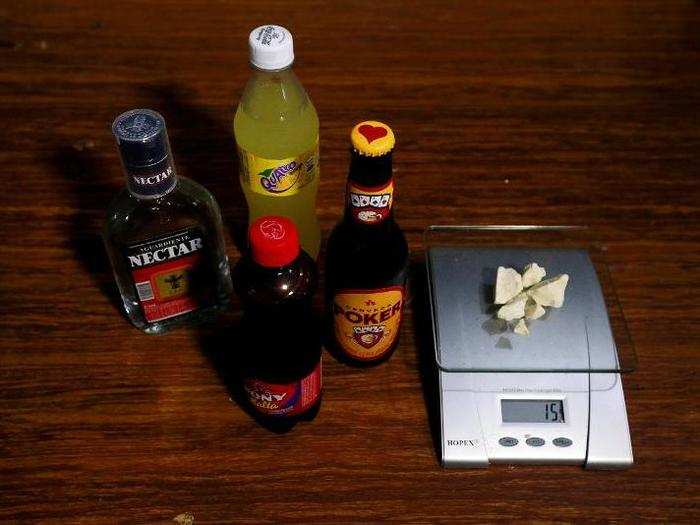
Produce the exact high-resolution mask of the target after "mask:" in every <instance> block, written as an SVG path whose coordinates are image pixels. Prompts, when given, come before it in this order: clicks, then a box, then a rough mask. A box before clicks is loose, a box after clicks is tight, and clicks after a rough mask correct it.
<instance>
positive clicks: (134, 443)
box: [0, 0, 700, 523]
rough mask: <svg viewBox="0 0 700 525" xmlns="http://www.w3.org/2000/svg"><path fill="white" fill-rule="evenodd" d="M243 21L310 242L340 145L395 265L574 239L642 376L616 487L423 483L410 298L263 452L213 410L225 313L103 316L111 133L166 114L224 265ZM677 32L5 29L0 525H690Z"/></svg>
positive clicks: (7, 22)
mask: <svg viewBox="0 0 700 525" xmlns="http://www.w3.org/2000/svg"><path fill="white" fill-rule="evenodd" d="M98 4H99V5H98ZM268 21H278V22H279V23H282V24H284V25H286V26H287V27H289V28H290V29H292V31H293V32H294V37H295V40H296V44H297V46H296V51H297V56H298V61H297V65H296V71H297V73H298V75H299V76H300V77H301V79H302V81H303V82H304V84H305V86H306V87H307V89H308V90H309V92H310V94H311V96H312V98H313V100H314V103H315V104H316V107H317V109H318V112H319V115H320V119H321V132H322V140H321V145H322V181H321V186H320V191H319V198H318V212H319V215H320V218H321V219H322V222H323V227H324V233H325V234H327V233H328V230H329V228H330V227H331V226H332V225H333V224H334V222H335V221H336V220H337V219H338V217H339V216H340V213H341V209H342V208H341V207H342V193H343V187H344V179H345V175H346V169H347V161H348V158H347V144H348V142H347V141H348V131H349V129H350V127H351V126H352V125H353V124H354V123H355V122H357V121H358V120H361V119H365V118H380V119H383V120H385V121H387V122H388V123H390V124H391V125H392V126H393V127H394V129H395V131H396V134H397V137H398V146H397V150H396V155H395V165H396V176H397V184H398V188H399V191H400V194H399V204H398V211H397V214H398V219H399V221H400V223H401V225H402V226H403V228H404V229H405V231H406V233H407V235H408V237H409V239H410V242H411V247H412V250H413V253H414V258H415V260H416V261H419V260H420V252H421V242H420V236H421V231H422V229H423V228H424V227H425V226H426V225H428V224H431V223H501V224H508V223H540V224H559V223H571V224H588V225H590V226H592V227H593V228H594V229H595V231H596V234H597V236H598V239H599V243H600V247H601V248H602V249H603V250H605V251H606V254H607V257H608V263H609V265H610V272H611V275H612V279H613V281H614V282H615V285H616V287H617V291H618V294H619V297H620V301H621V304H622V307H623V309H624V312H625V315H626V317H627V321H628V324H629V329H630V333H631V337H632V339H633V341H634V343H635V345H636V350H637V354H638V369H637V370H636V371H635V372H633V373H631V374H629V375H627V376H626V377H625V391H626V396H627V408H628V412H629V422H630V427H631V431H632V439H633V445H634V452H635V461H636V464H635V466H634V467H633V468H632V469H631V470H628V471H624V472H590V471H584V470H583V469H581V468H578V467H564V466H556V467H531V466H495V467H491V468H489V469H487V470H451V471H446V470H443V469H442V468H441V467H440V466H439V463H438V458H437V456H436V452H435V439H436V436H435V435H434V434H433V433H431V426H430V424H429V422H430V421H431V418H434V415H435V414H434V410H433V407H432V405H431V402H430V399H431V394H430V392H431V388H432V386H433V376H432V375H431V373H430V370H429V367H428V366H427V365H428V362H429V359H428V358H426V356H427V355H429V352H430V349H429V336H426V330H427V327H426V324H425V319H424V311H423V310H422V307H421V302H420V300H419V298H420V296H417V297H418V300H415V301H414V302H413V305H412V308H411V309H410V310H409V312H408V316H407V319H406V323H405V325H404V328H403V333H402V342H401V345H400V347H399V349H398V351H397V353H396V354H395V355H394V357H393V358H392V359H391V360H390V361H389V362H388V363H386V364H384V365H382V366H380V367H377V368H374V369H370V370H356V369H353V368H349V367H347V366H344V365H341V364H339V363H338V362H336V361H335V360H334V359H333V358H332V357H331V356H329V355H327V354H326V355H324V358H323V362H324V367H325V368H324V373H325V390H324V399H323V406H322V408H321V411H320V413H319V415H318V417H317V418H316V419H315V420H314V421H313V422H312V423H309V424H304V425H301V426H299V427H298V428H296V429H295V430H294V431H293V432H291V433H289V434H287V435H284V436H278V435H274V434H270V433H269V432H267V431H266V430H264V429H262V428H260V427H259V426H258V425H257V424H256V423H255V422H254V421H253V420H252V419H251V418H250V417H249V416H248V415H247V414H246V413H245V412H244V411H243V410H242V409H241V408H240V407H239V406H238V405H237V404H236V403H234V402H232V401H231V400H230V398H229V392H228V391H227V388H226V384H225V383H226V382H225V378H226V370H225V367H224V366H223V365H222V362H221V360H220V359H218V357H217V356H219V357H220V356H222V355H225V353H226V352H245V351H249V350H250V349H248V348H241V347H240V346H238V341H237V339H236V337H235V332H233V333H232V332H231V331H230V330H231V328H230V327H231V326H234V325H235V322H236V320H237V319H238V317H239V313H238V311H237V304H234V306H233V308H232V310H231V312H230V313H228V314H227V315H225V316H224V317H223V318H222V319H220V322H219V323H217V324H215V325H210V326H205V327H201V328H196V329H185V330H181V331H177V332H174V333H171V334H169V335H166V336H162V337H150V336H146V335H142V334H141V333H140V332H138V331H137V330H135V329H133V328H132V327H131V326H130V325H129V323H128V322H127V321H126V320H125V319H124V318H123V317H122V316H121V315H120V314H119V312H118V309H117V306H116V297H115V291H114V286H113V281H112V277H111V274H110V271H109V268H108V267H107V265H106V262H105V256H104V254H103V250H102V247H101V244H100V240H99V236H98V235H99V229H100V227H101V224H102V221H103V216H104V211H105V206H106V204H107V203H108V202H109V200H110V198H111V197H112V196H113V195H114V194H115V193H116V191H117V190H118V188H120V187H121V185H122V184H123V179H122V174H121V171H120V166H119V162H118V159H117V155H116V151H115V146H114V143H113V139H112V137H111V135H110V132H109V125H110V123H111V121H112V119H113V117H114V116H115V115H116V114H118V113H119V112H121V111H123V110H125V109H128V108H132V107H142V106H145V107H152V108H154V109H157V110H159V111H161V112H162V113H163V114H164V115H165V117H166V120H167V122H168V126H169V129H170V134H171V139H172V142H173V147H174V151H175V157H176V161H177V164H178V166H179V170H180V173H181V174H182V175H185V176H188V177H191V178H193V179H195V180H197V181H200V182H202V183H203V184H205V185H206V186H207V187H208V188H209V189H211V190H212V192H213V193H214V194H215V196H216V197H217V198H218V200H219V202H220V204H221V206H222V208H223V210H224V213H225V215H226V221H227V226H228V228H227V229H228V232H229V245H228V250H229V254H230V256H231V258H232V260H233V261H235V260H236V259H237V258H238V250H237V248H236V244H235V243H234V241H233V239H232V238H231V234H230V232H231V231H232V225H234V224H236V223H237V222H238V221H240V220H241V219H242V218H243V217H244V214H245V211H244V208H243V206H242V202H241V194H240V190H239V189H238V182H237V180H236V160H235V154H234V146H233V143H232V137H231V121H232V115H233V111H234V108H235V104H236V103H237V100H238V96H239V94H240V92H241V89H242V86H243V85H244V83H245V81H246V79H247V77H248V75H249V70H248V67H247V61H246V60H247V49H246V38H247V34H248V31H249V30H250V29H251V28H252V27H254V26H256V25H259V24H261V23H265V22H268ZM699 26H700V4H698V3H697V2H692V1H684V2H676V1H674V2H666V1H658V2H655V1H654V2H637V1H629V2H551V3H550V2H539V1H538V2H521V1H511V2H473V3H467V2H444V3H429V4H425V5H423V6H420V5H418V3H417V2H397V1H382V2H352V3H348V4H347V5H341V3H332V2H303V3H300V2H279V1H278V2H262V1H257V2H245V3H243V2H214V1H205V0H191V1H177V0H170V1H167V2H158V3H156V2H153V3H147V2H131V1H122V2H116V3H104V4H103V3H98V2H87V1H70V2H68V1H56V2H48V1H47V2H6V3H3V5H2V6H0V57H1V66H0V112H1V113H0V115H1V118H2V126H1V127H0V144H1V146H0V165H1V166H2V175H1V179H0V181H1V183H2V186H1V187H2V191H1V192H0V225H1V226H0V228H1V229H2V241H3V242H2V244H1V245H0V272H1V273H0V293H1V297H0V522H3V523H8V522H15V521H17V522H20V521H25V522H51V523H54V522H67V523H75V522H84V523H103V522H104V523H108V522H123V523H139V522H144V521H156V522H163V523H165V522H171V521H172V520H173V518H175V517H176V516H179V515H182V514H186V513H190V514H191V515H193V516H194V518H195V519H196V523H209V522H233V521H241V522H258V521H284V522H291V521H326V520H329V521H336V522H337V521H379V520H394V521H416V522H419V521H420V522H427V521H456V522H465V521H476V522H491V521H515V520H542V521H550V522H554V521H557V522H559V521H572V520H594V519H595V520H612V519H616V520H628V521H647V520H661V521H666V522H676V523H677V522H684V521H686V522H691V521H693V520H695V521H696V522H697V520H699V519H700V510H699V505H700V498H699V497H698V494H699V492H700V491H698V481H700V466H699V463H700V461H699V460H700V452H699V449H700V439H699V437H698V436H699V435H700V411H699V410H698V404H699V403H700V392H699V389H698V364H699V363H700V357H699V356H700V307H699V306H698V305H699V304H700V301H699V299H698V297H699V294H698V283H700V271H699V268H700V231H699V228H698V221H700V183H699V182H698V176H699V172H700V163H699V162H698V151H700V124H699V117H700V115H699V108H700V95H699V93H700V92H699V91H698V86H699V85H700V66H699V65H698V64H700V38H699V37H700V32H699V31H698V27H699ZM183 519H184V517H182V516H181V517H180V521H182V520H183Z"/></svg>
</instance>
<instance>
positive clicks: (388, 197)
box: [347, 181, 394, 224]
mask: <svg viewBox="0 0 700 525" xmlns="http://www.w3.org/2000/svg"><path fill="white" fill-rule="evenodd" d="M347 195H348V206H349V209H350V211H351V212H352V218H353V219H354V220H355V222H361V223H363V224H378V223H380V222H383V221H384V220H386V218H387V217H388V216H389V212H390V211H391V206H392V204H393V202H394V182H393V181H389V183H388V184H386V185H385V186H380V187H376V188H364V187H362V186H358V185H357V184H355V183H353V182H350V183H348V190H347Z"/></svg>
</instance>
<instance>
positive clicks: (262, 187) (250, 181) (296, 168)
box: [238, 141, 319, 197]
mask: <svg viewBox="0 0 700 525" xmlns="http://www.w3.org/2000/svg"><path fill="white" fill-rule="evenodd" d="M238 151H239V155H238V156H239V158H240V162H241V179H242V180H241V184H246V185H248V187H249V188H250V189H251V190H252V191H254V192H255V193H259V194H261V195H267V196H270V197H288V196H290V195H294V194H296V193H299V191H300V190H301V189H302V188H303V187H304V186H306V185H307V184H309V183H310V182H312V181H313V180H314V179H315V178H316V177H318V158H319V157H318V141H316V144H315V145H314V147H313V148H311V149H310V150H308V151H306V152H304V153H302V154H301V155H297V156H296V157H288V158H286V159H266V158H263V157H258V156H257V155H254V154H252V153H250V152H248V151H246V150H245V149H243V148H241V147H239V148H238Z"/></svg>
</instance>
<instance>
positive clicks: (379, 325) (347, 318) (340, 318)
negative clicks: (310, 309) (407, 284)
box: [333, 286, 404, 361]
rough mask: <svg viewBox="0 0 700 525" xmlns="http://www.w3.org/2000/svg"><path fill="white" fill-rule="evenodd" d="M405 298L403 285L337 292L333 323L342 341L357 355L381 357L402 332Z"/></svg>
mask: <svg viewBox="0 0 700 525" xmlns="http://www.w3.org/2000/svg"><path fill="white" fill-rule="evenodd" d="M403 301H404V289H403V287H402V286H392V287H390V288H381V289H378V290H342V291H340V293H337V294H336V295H335V297H334V298H333V325H334V328H335V339H336V341H337V343H338V345H339V346H340V347H341V348H342V350H343V351H344V352H346V353H347V354H348V355H349V356H350V357H352V358H354V359H358V360H361V361H374V360H376V359H380V358H381V357H382V356H383V355H384V354H385V353H386V352H388V351H389V350H391V349H392V347H393V345H394V343H395V342H396V338H397V337H398V335H399V328H400V327H401V315H402V310H403Z"/></svg>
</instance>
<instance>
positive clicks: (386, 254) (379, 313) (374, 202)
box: [326, 121, 409, 365]
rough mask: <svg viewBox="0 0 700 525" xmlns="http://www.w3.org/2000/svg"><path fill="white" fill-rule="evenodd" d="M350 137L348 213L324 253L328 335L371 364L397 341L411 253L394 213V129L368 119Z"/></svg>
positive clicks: (359, 361)
mask: <svg viewBox="0 0 700 525" xmlns="http://www.w3.org/2000/svg"><path fill="white" fill-rule="evenodd" d="M350 137H351V141H352V151H351V160H350V172H349V174H348V184H347V190H346V202H345V215H344V217H343V220H342V221H341V222H340V223H339V224H338V225H337V226H336V227H335V228H334V230H333V232H332V233H331V235H330V238H329V239H328V248H327V255H326V312H327V316H328V321H327V326H328V327H329V328H330V329H329V330H328V338H329V340H330V341H329V343H330V347H331V349H333V350H335V354H336V355H337V356H339V357H340V358H341V359H343V360H344V361H346V362H349V363H351V364H356V365H370V364H376V363H379V362H381V361H384V360H386V359H388V358H389V357H390V356H391V354H392V352H393V351H394V349H395V348H396V345H397V343H398V338H399V331H400V328H401V320H402V314H403V305H404V300H405V297H406V277H407V267H408V259H409V255H408V245H407V244H406V239H405V237H404V235H403V232H402V231H401V229H400V228H399V226H398V225H397V224H396V221H395V220H394V215H393V205H394V197H395V193H394V192H395V186H394V181H393V177H392V169H391V160H392V159H391V157H392V150H393V148H394V133H393V132H392V130H391V128H389V126H387V125H386V124H383V123H381V122H377V121H365V122H361V123H360V124H358V125H357V126H355V127H354V128H353V130H352V132H351V135H350Z"/></svg>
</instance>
